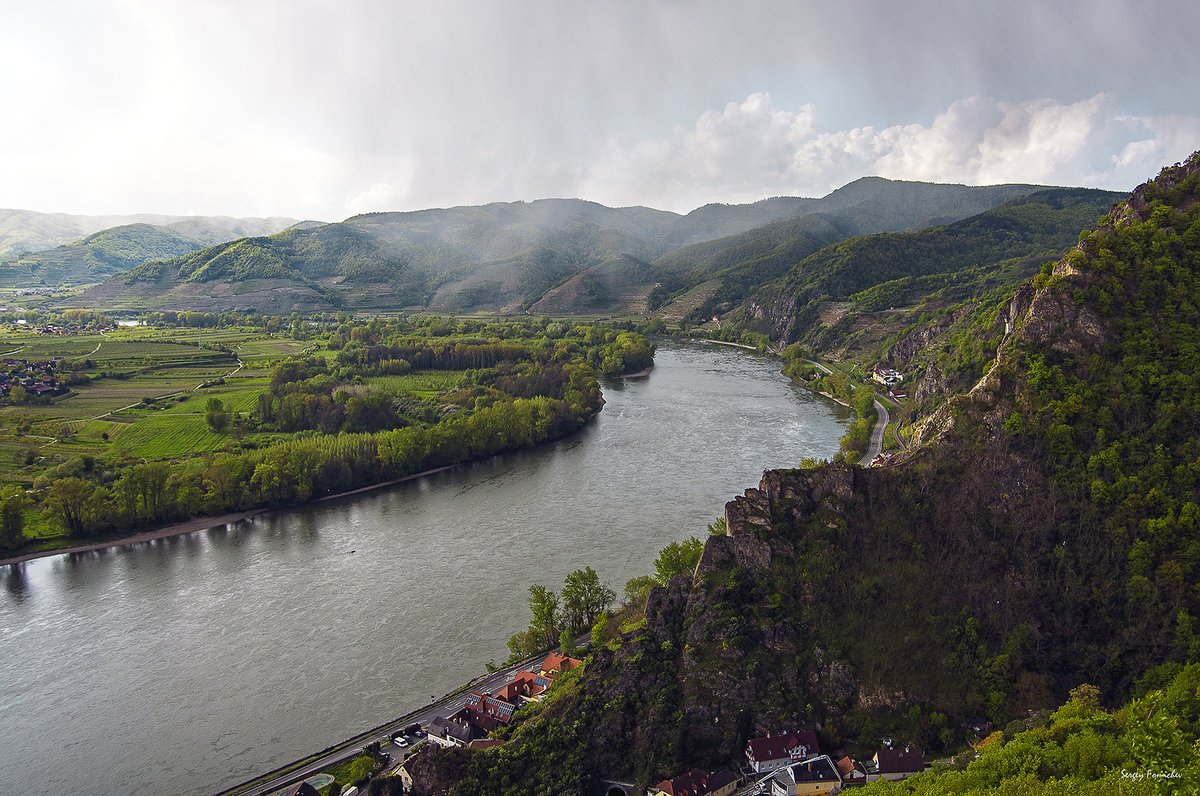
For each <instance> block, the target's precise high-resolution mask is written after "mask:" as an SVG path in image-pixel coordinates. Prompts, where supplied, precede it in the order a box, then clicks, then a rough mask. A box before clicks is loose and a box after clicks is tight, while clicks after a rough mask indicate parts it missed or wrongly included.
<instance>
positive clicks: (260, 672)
mask: <svg viewBox="0 0 1200 796" xmlns="http://www.w3.org/2000/svg"><path fill="white" fill-rule="evenodd" d="M605 398H606V400H607V402H608V403H607V405H606V406H605V408H604V410H603V411H602V412H601V413H600V415H599V417H597V418H596V420H595V421H594V422H593V423H591V424H590V425H589V426H588V428H587V429H586V430H584V431H583V432H581V433H579V434H577V435H576V436H574V437H572V438H570V439H567V440H563V441H562V442H559V443H557V444H554V445H549V446H545V447H543V448H540V449H537V450H533V451H526V452H523V453H520V454H513V455H509V456H503V457H499V458H496V459H493V460H490V461H487V462H481V463H478V464H474V465H470V466H466V467H463V468H459V469H457V470H453V471H449V472H445V473H440V474H438V475H435V476H431V477H428V478H424V479H420V480H418V481H414V482H411V483H407V484H402V485H399V486H396V487H392V488H388V489H383V490H378V491H374V492H369V493H365V494H359V495H355V496H352V497H348V498H344V499H340V500H334V501H329V502H326V503H322V504H319V505H313V506H307V507H302V508H299V509H294V510H287V511H280V512H276V513H272V514H268V515H262V516H259V517H257V518H255V519H252V520H248V521H245V522H240V523H235V524H232V525H228V526H223V527H221V528H215V529H211V530H208V531H201V532H197V533H194V534H189V535H186V536H181V537H176V538H173V539H165V540H160V541H157V542H149V543H143V544H140V545H135V546H127V547H121V548H114V549H109V550H107V551H102V552H99V553H87V554H78V555H63V556H56V557H52V558H44V559H39V560H36V561H30V562H27V563H25V564H22V565H17V566H11V567H4V568H0V579H2V580H3V583H4V586H5V589H4V590H3V591H0V771H2V772H3V776H2V777H0V794H26V793H32V792H44V793H52V792H64V791H86V792H89V793H121V794H160V793H179V794H192V793H195V794H203V793H212V792H214V791H216V790H220V789H221V788H222V787H225V786H229V785H232V784H235V783H237V782H241V781H244V780H246V779H248V778H249V777H251V776H253V775H255V774H257V773H261V772H264V771H267V770H269V769H271V768H274V767H275V766H276V765H279V764H282V763H284V762H287V761H289V760H294V759H296V758H298V757H301V756H303V755H304V754H307V753H309V752H313V751H316V750H319V749H323V748H325V747H326V746H328V745H330V744H332V743H335V742H337V741H340V740H341V739H343V738H347V737H350V736H352V735H354V734H355V733H357V732H359V731H361V730H364V729H366V728H368V727H372V726H375V725H376V724H380V723H382V722H384V721H386V720H388V719H389V718H391V717H393V716H398V715H400V714H402V713H404V712H406V711H407V710H409V709H412V708H415V707H417V706H419V705H422V704H425V703H427V702H429V701H430V697H431V696H433V695H437V696H440V695H442V694H444V693H446V692H448V691H450V690H451V689H453V688H455V687H456V686H458V685H460V684H462V683H464V682H466V681H467V680H469V679H471V678H472V677H474V676H475V675H477V674H479V673H480V672H481V671H482V670H483V667H484V664H485V663H486V662H487V661H488V660H489V659H496V660H501V659H503V658H504V657H505V655H506V649H505V640H506V639H507V637H508V636H509V635H510V634H512V633H513V632H515V631H516V630H519V629H520V628H521V627H522V626H523V625H524V624H525V623H526V622H527V621H528V617H527V614H528V609H527V607H526V602H525V601H526V596H527V595H526V590H527V588H528V586H529V585H530V584H531V583H534V582H540V583H543V584H546V585H548V586H551V587H554V588H558V587H559V586H560V585H561V582H562V578H563V576H564V575H566V573H567V572H569V571H571V570H572V569H574V568H577V567H581V566H584V565H591V566H592V567H594V568H595V569H596V570H597V571H598V572H599V573H600V575H601V577H602V578H604V579H605V580H607V581H608V582H609V583H611V584H612V586H613V587H614V588H615V589H616V591H617V592H618V594H619V593H620V592H621V588H622V586H623V585H624V583H625V581H626V580H627V579H628V578H630V577H633V576H634V575H639V574H645V573H647V572H649V571H650V570H651V562H652V561H653V559H654V556H655V555H656V553H657V551H658V550H659V548H661V547H662V546H663V545H664V544H666V543H667V542H670V541H674V540H677V539H682V538H685V537H687V536H689V535H693V534H700V535H702V534H703V533H704V528H705V525H706V524H707V523H708V522H710V521H711V520H712V519H713V518H714V517H716V516H717V515H718V513H720V512H721V510H722V506H723V505H724V503H725V501H727V500H729V499H731V498H732V497H733V496H734V495H735V494H738V493H740V492H741V491H742V490H743V489H745V488H746V487H749V486H756V485H757V483H758V479H759V477H760V476H761V474H762V471H763V469H765V468H769V467H786V466H792V465H794V464H795V463H797V462H798V461H799V460H800V459H801V458H803V457H807V456H816V457H828V456H830V455H832V454H833V453H834V452H835V451H836V450H837V443H838V439H839V437H840V436H841V435H842V434H843V433H844V430H845V426H846V423H847V421H846V419H845V415H844V414H843V413H842V410H841V409H840V408H839V407H837V406H835V405H833V404H831V403H829V402H827V401H825V400H823V399H820V398H817V397H814V396H812V395H810V394H809V393H806V392H803V391H801V390H798V389H795V388H793V387H792V386H791V385H790V384H789V383H788V382H787V380H786V379H784V377H783V376H782V375H781V374H780V373H779V368H778V363H777V362H775V361H771V360H766V359H762V358H759V357H756V356H754V355H752V354H748V353H746V352H744V351H740V350H738V349H733V348H729V347H725V346H715V345H704V344H688V345H675V344H666V345H664V346H662V347H660V350H659V354H658V357H657V366H656V368H655V370H654V372H653V374H652V375H651V376H650V377H649V378H647V379H644V380H638V381H629V382H623V383H616V384H612V385H607V386H606V388H605Z"/></svg>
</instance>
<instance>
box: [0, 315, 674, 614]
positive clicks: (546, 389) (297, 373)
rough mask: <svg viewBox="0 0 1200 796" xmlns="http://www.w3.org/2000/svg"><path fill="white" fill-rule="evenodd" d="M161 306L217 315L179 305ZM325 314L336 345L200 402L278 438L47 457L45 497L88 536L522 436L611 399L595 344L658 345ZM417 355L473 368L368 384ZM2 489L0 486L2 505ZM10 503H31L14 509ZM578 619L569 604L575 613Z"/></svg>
mask: <svg viewBox="0 0 1200 796" xmlns="http://www.w3.org/2000/svg"><path fill="white" fill-rule="evenodd" d="M161 320H162V321H164V322H167V321H168V320H170V321H173V322H175V323H209V322H210V321H209V320H208V319H200V318H190V317H187V316H183V315H179V314H176V315H175V316H173V317H172V318H168V317H166V316H164V317H163V318H162V319H161ZM233 320H240V321H245V322H258V323H260V324H265V323H267V322H268V321H269V319H265V318H247V317H242V316H239V317H238V318H236V319H234V318H226V317H225V316H221V317H220V318H218V319H217V322H218V323H220V324H224V323H226V322H231V321H233ZM314 329H316V330H318V331H319V333H320V334H323V335H324V336H325V338H326V339H327V341H331V343H336V342H337V341H336V340H334V339H333V338H337V337H339V336H342V337H344V340H343V342H342V350H341V351H339V353H338V356H337V357H334V358H333V359H332V361H331V359H329V358H325V357H315V356H314V357H298V358H294V359H289V360H285V361H283V362H281V363H279V364H278V365H276V366H275V367H274V368H273V370H272V372H271V379H270V383H269V386H268V388H267V389H266V390H265V391H264V392H263V393H262V394H260V395H259V397H258V400H257V403H256V406H255V409H254V411H253V412H252V413H251V414H250V415H249V416H246V415H239V414H237V413H235V412H233V411H232V409H231V407H229V406H228V405H227V404H226V402H224V401H222V400H221V399H220V398H217V397H214V398H212V399H210V400H209V401H208V402H207V403H206V404H205V406H204V411H203V413H202V418H203V422H204V423H205V424H206V425H207V426H208V427H209V428H210V429H211V430H212V431H214V432H216V433H224V432H225V431H227V430H228V429H230V428H231V427H232V428H236V429H238V430H239V432H245V431H275V432H283V433H287V434H289V435H290V436H288V437H283V438H280V437H274V438H268V439H269V444H267V445H264V446H262V447H256V445H257V444H261V443H258V442H257V440H251V439H248V440H246V441H244V442H242V443H240V444H237V445H231V446H230V447H229V448H227V449H226V450H225V451H220V452H211V453H204V454H200V455H197V456H191V457H183V458H178V459H175V460H173V461H171V462H169V463H168V462H163V461H159V462H146V461H140V462H139V461H128V460H125V459H123V458H122V456H121V454H119V453H114V454H113V455H111V456H108V457H104V458H101V459H96V458H93V457H91V456H85V457H75V458H73V459H67V460H60V461H59V462H57V463H53V462H46V466H47V469H45V470H44V471H43V472H42V473H41V474H40V475H39V476H38V477H37V478H36V479H35V489H36V490H37V492H36V495H35V501H36V503H37V504H40V509H41V510H44V511H45V512H46V513H47V514H48V515H49V516H50V517H51V518H52V519H53V520H55V521H56V522H57V523H58V524H59V525H60V526H61V527H62V528H63V530H64V531H65V532H67V533H68V534H70V535H72V536H81V537H82V536H91V535H95V534H100V533H108V532H112V531H115V530H118V529H127V528H131V527H136V526H138V525H144V524H149V523H161V522H165V521H173V520H177V519H185V518H188V517H192V516H196V515H200V514H219V513H223V512H227V511H236V510H244V509H249V508H256V507H263V506H280V505H287V504H293V503H298V502H304V501H307V500H310V499H312V498H314V497H319V496H323V495H329V494H335V493H337V492H341V491H346V490H349V489H355V488H359V487H362V486H367V485H370V484H373V483H379V482H382V481H387V480H391V479H396V478H402V477H405V476H408V475H412V474H414V473H417V472H421V471H423V470H428V469H434V468H437V467H442V466H446V465H452V464H458V463H460V462H464V461H469V460H472V459H477V458H483V457H487V456H491V455H493V454H496V453H501V452H506V451H511V450H516V449H519V448H523V447H528V446H530V445H535V444H538V443H541V442H546V441H550V440H554V439H558V438H560V437H562V436H564V435H566V434H569V433H571V432H573V431H575V430H577V429H579V428H580V427H581V426H582V425H583V424H584V423H585V422H587V420H588V419H589V418H591V417H592V416H593V415H594V414H595V413H596V412H597V411H599V409H600V407H601V406H602V405H603V400H602V398H601V393H600V386H599V384H598V382H597V380H596V374H595V371H594V369H593V368H592V367H591V366H590V365H589V364H588V360H589V359H597V358H598V359H600V360H601V361H605V360H608V361H610V364H611V362H612V361H615V359H619V360H620V361H621V362H626V361H628V362H629V366H630V367H635V366H640V365H641V360H640V359H639V358H638V357H639V356H640V355H638V356H631V355H629V352H639V351H640V352H644V351H645V350H652V349H649V345H648V344H647V343H645V341H644V338H641V337H640V336H639V335H637V334H635V333H632V332H629V331H623V330H618V329H612V328H607V327H598V326H593V325H590V324H589V325H578V326H574V327H567V326H566V325H565V324H561V323H557V324H556V323H554V322H550V321H548V320H544V319H530V320H523V321H500V322H484V321H449V320H447V319H439V318H411V319H410V318H390V319H371V320H369V321H354V320H352V319H350V318H347V317H340V318H339V317H335V316H331V317H329V318H322V319H319V321H318V322H317V324H316V326H314V327H307V328H306V331H307V333H311V332H313V330H314ZM614 351H618V352H621V353H619V354H616V355H614V354H613V352H614ZM343 355H344V356H343ZM397 357H398V358H397ZM409 357H411V360H413V361H416V362H418V363H421V365H422V366H423V367H432V368H452V369H456V370H457V369H461V368H463V367H464V366H471V367H473V368H475V369H474V370H468V371H466V377H465V378H464V380H463V383H462V385H461V386H460V387H459V388H456V389H455V390H453V391H451V392H448V393H443V394H442V395H441V396H439V397H438V398H437V399H432V398H423V397H418V396H404V397H397V396H396V395H394V394H392V393H389V392H387V391H385V390H382V389H378V388H376V387H374V386H373V385H371V384H370V382H369V377H370V376H372V375H373V374H376V373H378V372H380V369H381V368H382V369H384V370H386V369H388V368H394V367H395V365H394V364H391V365H389V364H388V363H398V362H402V363H404V364H403V367H402V368H401V369H402V370H407V369H408V368H409V367H410V365H409V362H410V360H409V359H408V358H409ZM20 500H24V498H23V497H22V498H20ZM14 501H16V499H15V498H14ZM3 505H6V504H4V502H3V500H0V509H2V507H3ZM12 505H13V506H16V505H17V502H13V503H12ZM0 514H3V511H2V510H0ZM11 514H12V516H13V517H19V516H21V512H17V511H15V510H14V511H13V512H11ZM14 523H17V520H16V519H13V520H11V521H10V522H9V525H8V526H6V527H15V525H14ZM6 534H7V535H4V537H3V539H0V543H2V544H4V545H5V546H7V547H9V548H15V547H19V546H20V545H21V544H22V543H23V536H22V533H21V530H20V529H19V528H18V529H17V530H9V531H7V532H6ZM578 621H579V619H578V616H577V615H576V614H574V613H573V614H572V615H571V620H570V623H569V624H571V626H572V627H574V626H575V625H577V623H578Z"/></svg>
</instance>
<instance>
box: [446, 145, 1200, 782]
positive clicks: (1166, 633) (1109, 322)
mask: <svg viewBox="0 0 1200 796" xmlns="http://www.w3.org/2000/svg"><path fill="white" fill-rule="evenodd" d="M995 310H996V312H997V313H998V314H999V315H1000V316H1001V320H1002V321H1004V322H1005V323H1004V327H1005V328H1006V329H1007V331H1006V332H1005V334H1004V337H1003V340H1002V341H1001V343H1000V345H999V350H998V353H997V355H996V357H995V360H994V362H993V363H992V365H991V367H990V368H989V369H988V371H987V373H986V374H985V375H984V377H983V378H982V379H980V380H979V382H978V383H977V384H976V385H975V386H974V387H973V388H971V389H970V390H969V391H967V392H965V393H962V394H959V395H956V396H955V397H953V398H951V399H950V400H949V401H948V402H947V404H946V405H945V406H943V407H942V408H941V409H940V410H938V411H937V412H936V413H934V414H933V415H932V416H931V418H930V419H929V420H928V421H927V423H926V424H925V426H924V428H923V429H922V432H921V434H920V435H919V437H918V440H919V442H920V443H921V444H920V445H919V446H918V447H916V448H915V449H912V450H910V451H909V452H908V453H906V454H904V455H903V456H901V457H898V458H897V460H893V461H895V462H897V463H894V464H892V465H890V466H887V467H883V468H873V469H862V468H857V467H851V466H847V465H845V464H824V465H818V466H815V467H813V468H810V469H801V470H792V471H772V472H768V473H766V474H764V477H763V481H762V484H761V486H760V488H759V489H756V490H749V491H748V492H747V494H746V495H745V496H744V497H741V498H738V499H737V500H736V501H734V502H732V503H730V504H729V505H728V506H727V509H726V526H727V529H726V530H725V532H724V533H723V534H722V535H716V536H711V537H710V538H709V539H708V540H707V542H706V544H705V546H704V551H703V554H702V557H701V559H700V561H699V565H698V567H697V568H696V571H695V573H694V575H693V576H692V577H690V578H689V577H687V576H679V577H676V578H674V579H673V580H671V581H670V583H669V585H668V586H666V587H656V588H654V589H653V590H652V591H651V592H650V596H649V601H648V604H647V607H646V611H645V623H644V625H639V624H630V625H628V626H627V627H626V632H625V633H624V634H623V635H620V636H618V637H614V638H612V639H611V640H608V643H605V644H602V646H601V647H600V648H599V649H596V650H594V651H593V653H592V657H591V660H590V662H589V665H588V668H587V670H586V672H585V674H584V676H583V677H582V678H581V679H580V681H579V682H578V683H577V684H575V685H574V686H572V687H571V688H570V689H568V690H566V691H564V693H563V694H562V695H561V696H560V697H558V698H557V699H555V700H554V701H553V703H552V704H551V705H548V706H546V707H545V708H544V709H542V710H541V711H540V712H537V713H535V715H533V716H532V717H531V718H530V719H529V720H527V721H525V722H524V723H523V724H522V725H521V726H520V727H518V728H517V729H516V730H515V731H514V732H512V733H511V734H510V735H511V737H510V740H508V741H507V742H506V743H505V744H504V745H503V746H501V747H498V748H496V749H490V750H484V751H480V752H473V753H467V752H457V753H446V754H445V755H443V758H442V759H441V762H440V763H438V766H435V767H434V768H435V770H436V771H437V772H440V773H439V774H438V776H439V777H440V782H438V783H437V786H438V787H439V788H442V789H445V790H448V791H449V792H454V793H501V792H505V793H516V792H522V793H542V792H554V793H576V792H585V789H586V787H588V785H589V783H591V782H593V781H594V780H595V778H598V777H614V778H627V781H636V782H639V783H652V782H656V781H658V780H659V779H661V778H662V777H663V776H666V775H670V774H672V773H674V772H679V771H683V770H686V769H689V768H691V767H692V766H699V767H703V768H706V769H708V768H710V767H716V766H722V765H729V764H731V763H732V764H735V765H736V763H737V761H738V758H739V756H740V755H741V752H742V750H744V748H745V746H746V741H747V739H748V738H751V737H756V736H761V735H765V734H767V733H778V732H781V731H784V730H788V729H794V728H812V729H815V730H817V732H818V733H819V735H820V738H821V743H822V747H823V748H825V749H829V750H839V749H846V750H849V751H852V752H857V753H861V752H863V751H865V750H866V749H869V748H870V747H871V745H873V744H876V743H878V739H879V738H880V737H885V736H886V737H892V738H896V739H897V740H899V741H902V742H906V743H914V744H918V745H920V746H922V747H923V748H925V749H926V750H929V752H930V754H931V755H932V756H936V755H938V754H939V753H940V752H941V751H942V750H951V749H954V748H961V746H960V745H961V744H963V743H964V741H965V740H966V738H965V736H964V734H963V731H962V730H960V729H959V728H960V726H961V723H962V722H963V721H964V719H965V718H966V717H968V716H984V717H986V718H987V719H988V720H990V721H992V722H995V723H997V724H998V725H1000V726H1004V725H1005V724H1006V723H1008V722H1009V721H1010V720H1011V719H1014V718H1024V717H1027V716H1028V715H1029V711H1031V710H1040V709H1044V708H1053V707H1054V706H1055V705H1058V704H1060V703H1061V702H1062V701H1063V700H1064V699H1066V697H1067V695H1068V692H1070V691H1071V690H1072V689H1074V688H1076V687H1077V686H1078V685H1079V684H1081V683H1090V684H1093V685H1094V686H1096V690H1095V692H1094V693H1095V697H1094V699H1097V700H1099V702H1100V703H1102V704H1118V703H1119V702H1121V701H1123V700H1125V699H1127V698H1128V697H1129V696H1130V694H1131V693H1133V692H1134V690H1135V688H1136V685H1135V684H1136V683H1138V682H1139V680H1144V682H1151V683H1165V682H1166V679H1167V678H1168V677H1169V676H1170V675H1171V674H1172V673H1173V672H1176V671H1178V667H1179V665H1180V664H1182V663H1183V662H1185V661H1196V660H1197V659H1200V636H1198V635H1197V628H1196V617H1197V615H1198V614H1200V590H1198V589H1197V578H1198V575H1200V572H1198V570H1200V533H1198V531H1200V502H1198V500H1197V494H1200V468H1198V467H1197V466H1196V462H1197V461H1200V348H1197V346H1196V341H1197V340H1200V153H1198V154H1197V155H1194V156H1193V157H1192V158H1191V159H1189V161H1188V162H1187V163H1185V164H1182V165H1177V166H1174V167H1170V168H1167V169H1165V170H1164V171H1163V172H1162V173H1161V174H1160V175H1159V177H1158V178H1157V179H1156V180H1154V181H1152V182H1150V183H1147V184H1146V185H1143V186H1142V187H1140V188H1139V189H1137V191H1135V192H1134V194H1133V195H1132V197H1131V198H1130V199H1129V200H1128V201H1127V202H1124V203H1122V204H1121V205H1119V206H1118V207H1116V208H1115V209H1114V210H1113V211H1112V212H1110V213H1109V214H1108V215H1106V216H1105V217H1104V218H1103V219H1102V220H1101V222H1100V224H1099V225H1098V226H1097V227H1096V228H1095V229H1094V230H1092V231H1090V232H1088V233H1086V234H1085V235H1084V236H1083V237H1082V239H1081V241H1080V243H1079V245H1078V247H1077V248H1076V249H1075V250H1073V251H1072V252H1071V253H1070V254H1068V255H1067V256H1066V257H1064V258H1062V259H1061V260H1059V261H1058V262H1057V263H1056V264H1054V265H1053V266H1052V267H1047V268H1046V269H1045V270H1044V271H1043V272H1042V273H1041V274H1039V275H1038V276H1037V277H1036V278H1034V279H1032V280H1031V281H1030V282H1029V283H1028V284H1026V285H1025V286H1024V287H1023V288H1021V289H1020V290H1019V291H1017V293H1016V294H1015V295H1014V296H1011V297H1010V298H1006V299H1004V300H1002V301H997V303H996V307H995ZM601 640H602V641H604V640H605V639H604V638H603V637H601ZM1187 720H1188V721H1194V716H1192V717H1191V718H1188V719H1187ZM868 756H869V755H868ZM1121 763H1122V759H1117V758H1116V757H1114V758H1112V759H1108V758H1105V759H1103V760H1100V761H1098V762H1096V763H1095V765H1093V766H1091V767H1089V768H1087V769H1086V771H1085V774H1084V776H1085V777H1089V778H1092V779H1099V778H1100V777H1103V776H1107V775H1109V774H1110V773H1111V770H1112V767H1114V766H1119V765H1121ZM1022 770H1023V769H1022ZM1047 770H1049V769H1047ZM1017 773H1018V772H1017V771H1015V770H1014V771H1013V773H1012V775H1013V776H1016V775H1017ZM1026 775H1027V776H1033V777H1034V778H1035V780H1036V778H1037V777H1038V776H1039V773H1038V771H1037V770H1036V769H1035V770H1032V771H1029V772H1026ZM1041 776H1049V775H1048V774H1041ZM513 783H519V787H515V789H513V787H514V786H513Z"/></svg>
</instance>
